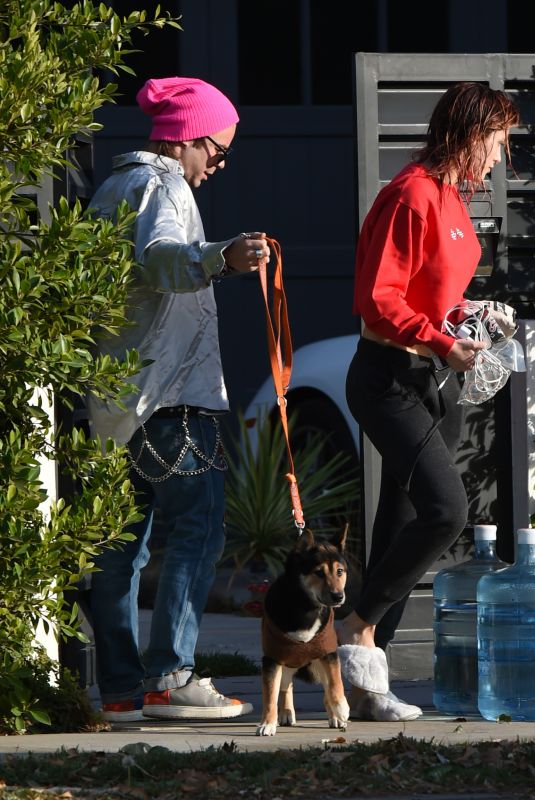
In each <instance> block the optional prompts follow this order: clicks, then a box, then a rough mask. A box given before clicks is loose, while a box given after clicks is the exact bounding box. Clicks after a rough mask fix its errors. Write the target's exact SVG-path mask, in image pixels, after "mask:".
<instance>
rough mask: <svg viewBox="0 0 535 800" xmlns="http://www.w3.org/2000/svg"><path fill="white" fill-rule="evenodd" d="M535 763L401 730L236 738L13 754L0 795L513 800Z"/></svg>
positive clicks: (519, 747) (529, 757)
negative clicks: (357, 735)
mask: <svg viewBox="0 0 535 800" xmlns="http://www.w3.org/2000/svg"><path fill="white" fill-rule="evenodd" d="M534 763H535V742H533V741H521V740H517V741H499V742H496V741H494V742H478V743H475V744H474V743H464V744H456V745H440V744H438V743H435V742H422V741H420V740H416V739H411V738H409V737H405V736H403V735H402V734H399V735H398V736H396V737H395V738H393V739H390V740H386V741H379V742H374V743H371V744H363V743H362V742H359V741H355V742H348V741H346V740H345V739H344V737H337V739H335V740H333V741H332V742H331V743H329V744H326V746H325V747H324V748H323V749H321V748H307V749H299V750H278V751H277V752H261V753H259V752H251V753H247V752H239V751H238V748H237V746H236V745H235V743H234V742H230V743H226V744H224V745H223V746H222V747H221V748H218V749H214V748H208V749H207V750H205V751H201V752H195V753H191V752H188V753H173V752H172V751H170V750H168V749H167V748H165V747H161V746H158V747H150V746H149V745H148V744H144V743H138V744H130V745H126V747H124V748H123V750H122V751H121V752H119V753H113V754H110V753H102V752H96V753H80V752H78V751H77V750H75V751H60V752H58V753H56V754H54V755H40V756H38V755H29V756H28V757H26V758H20V757H18V756H10V757H7V758H6V759H5V760H4V761H3V762H2V764H1V767H0V769H1V774H2V778H3V780H4V781H5V784H4V786H5V788H3V789H0V800H33V798H34V797H40V798H43V800H44V798H45V797H46V798H49V800H59V799H60V798H61V799H62V800H65V798H66V797H68V798H69V800H78V798H80V800H81V798H84V797H98V798H99V800H108V798H110V800H111V798H130V797H131V798H138V799H139V798H154V799H155V800H164V799H165V800H171V798H173V800H181V799H182V798H192V797H194V798H195V800H228V798H232V799H233V800H236V798H239V797H247V798H249V797H254V798H255V799H256V800H274V798H281V797H282V798H303V800H304V798H307V800H310V798H311V797H317V798H321V797H325V796H326V795H327V796H329V797H331V798H332V797H347V796H353V797H355V796H358V795H366V794H383V793H386V794H393V795H407V794H408V795H410V794H413V793H422V794H429V795H433V794H437V793H441V792H442V793H448V792H449V793H454V794H460V793H464V792H467V793H470V792H485V793H489V792H495V793H503V796H504V797H506V798H508V800H512V798H527V797H533V795H532V788H533V784H534V773H535V768H534V767H533V766H532V765H533V764H534ZM26 787H31V789H28V788H26ZM47 787H53V791H52V792H51V793H50V794H48V793H47V794H45V795H43V794H42V791H41V792H39V794H38V793H37V792H38V789H41V790H42V789H46V788H47ZM67 787H68V792H69V794H67V793H66V792H67ZM31 791H35V792H36V793H35V794H30V793H28V792H31ZM19 792H20V793H19Z"/></svg>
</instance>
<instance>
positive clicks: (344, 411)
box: [245, 334, 360, 466]
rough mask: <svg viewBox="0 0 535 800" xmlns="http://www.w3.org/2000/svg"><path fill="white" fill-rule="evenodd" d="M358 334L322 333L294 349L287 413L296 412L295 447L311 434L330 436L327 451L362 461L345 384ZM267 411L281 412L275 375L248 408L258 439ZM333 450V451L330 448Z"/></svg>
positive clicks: (252, 429) (248, 421) (356, 462)
mask: <svg viewBox="0 0 535 800" xmlns="http://www.w3.org/2000/svg"><path fill="white" fill-rule="evenodd" d="M358 339H359V337H358V334H354V335H352V336H338V337H336V338H333V339H322V340H320V341H318V342H313V343H311V344H307V345H304V346H303V347H300V348H299V349H298V350H296V351H295V353H294V355H293V367H292V376H291V379H290V388H289V390H288V393H287V395H286V397H287V402H288V406H287V411H288V417H290V418H291V417H292V415H294V414H295V415H296V416H297V419H296V424H295V426H294V429H293V435H292V447H293V448H294V449H298V448H299V445H300V444H301V443H303V440H306V438H307V436H309V435H311V434H314V433H322V434H325V435H326V436H328V442H329V447H328V448H327V453H326V454H327V455H330V454H332V455H334V453H335V452H340V451H342V452H345V453H347V454H348V455H349V456H350V457H351V459H352V462H353V464H354V465H355V466H357V465H358V463H359V452H360V443H359V428H358V425H357V423H356V422H355V420H354V419H353V417H352V416H351V413H350V411H349V408H348V405H347V402H346V393H345V384H346V375H347V370H348V367H349V364H350V363H351V360H352V358H353V356H354V354H355V351H356V349H357V342H358ZM266 413H268V414H269V415H270V416H272V418H273V419H274V420H275V419H276V418H277V416H278V408H277V398H276V395H275V388H274V385H273V379H272V377H271V375H270V376H269V377H268V378H266V380H265V381H264V383H263V384H262V386H261V387H260V389H259V390H258V391H257V393H256V394H255V396H254V398H253V399H252V401H251V402H250V404H249V406H248V407H247V410H246V412H245V419H246V420H247V424H248V429H249V433H250V435H251V439H252V441H253V443H254V439H255V423H256V421H258V420H260V419H262V416H263V415H264V414H266ZM329 450H330V451H331V453H329V452H328V451H329Z"/></svg>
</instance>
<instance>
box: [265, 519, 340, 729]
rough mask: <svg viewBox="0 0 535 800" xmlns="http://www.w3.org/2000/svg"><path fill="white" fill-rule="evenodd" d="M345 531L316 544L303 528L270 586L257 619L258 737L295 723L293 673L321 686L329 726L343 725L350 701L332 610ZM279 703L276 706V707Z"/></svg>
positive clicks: (337, 598) (336, 603)
mask: <svg viewBox="0 0 535 800" xmlns="http://www.w3.org/2000/svg"><path fill="white" fill-rule="evenodd" d="M346 538H347V526H346V528H345V530H344V531H343V532H342V533H341V534H338V535H337V536H335V537H334V538H333V539H332V540H331V541H330V542H326V543H320V544H317V543H316V542H315V540H314V536H313V534H312V533H311V532H310V531H308V530H307V531H305V532H304V534H303V535H302V536H301V537H300V539H299V541H298V542H297V544H296V546H295V548H294V550H293V551H292V552H291V553H290V555H289V557H288V559H287V562H286V566H285V569H284V572H283V573H282V575H280V576H279V577H278V578H277V579H276V580H275V581H274V583H273V584H272V585H271V586H270V588H269V590H268V592H267V594H266V599H265V603H264V619H263V621H262V646H263V652H264V655H263V658H262V699H263V710H262V720H261V722H260V725H259V726H258V728H257V731H256V733H257V736H274V735H275V733H276V731H277V721H278V724H279V725H295V710H294V704H293V690H292V680H293V677H294V675H295V674H297V677H300V678H303V679H305V680H309V681H310V680H311V681H313V682H314V683H321V684H323V688H324V693H325V694H324V703H325V708H326V709H327V714H328V717H329V725H330V727H331V728H345V727H346V723H347V720H348V717H349V705H348V703H347V700H346V698H345V696H344V687H343V684H342V676H341V672H340V661H339V659H338V654H337V640H336V632H335V630H334V611H333V609H335V608H337V607H338V606H340V605H342V603H343V602H344V601H345V592H344V589H345V584H346V579H347V562H346V559H345V556H344V551H345V543H346ZM277 706H278V709H277Z"/></svg>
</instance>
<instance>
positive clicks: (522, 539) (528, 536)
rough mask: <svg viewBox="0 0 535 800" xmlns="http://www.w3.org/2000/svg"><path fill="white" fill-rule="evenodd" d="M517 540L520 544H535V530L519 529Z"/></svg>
mask: <svg viewBox="0 0 535 800" xmlns="http://www.w3.org/2000/svg"><path fill="white" fill-rule="evenodd" d="M517 540H518V544H535V528H519V529H518V531H517Z"/></svg>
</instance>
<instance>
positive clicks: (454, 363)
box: [446, 339, 487, 372]
mask: <svg viewBox="0 0 535 800" xmlns="http://www.w3.org/2000/svg"><path fill="white" fill-rule="evenodd" d="M486 348H487V344H486V343H485V342H475V341H474V340H473V339H455V341H454V343H453V346H452V348H451V350H450V352H449V353H448V355H447V356H446V363H447V364H448V366H449V367H451V368H452V369H454V370H455V372H467V371H468V370H469V369H472V368H473V366H474V364H475V361H476V353H477V351H478V350H486Z"/></svg>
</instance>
